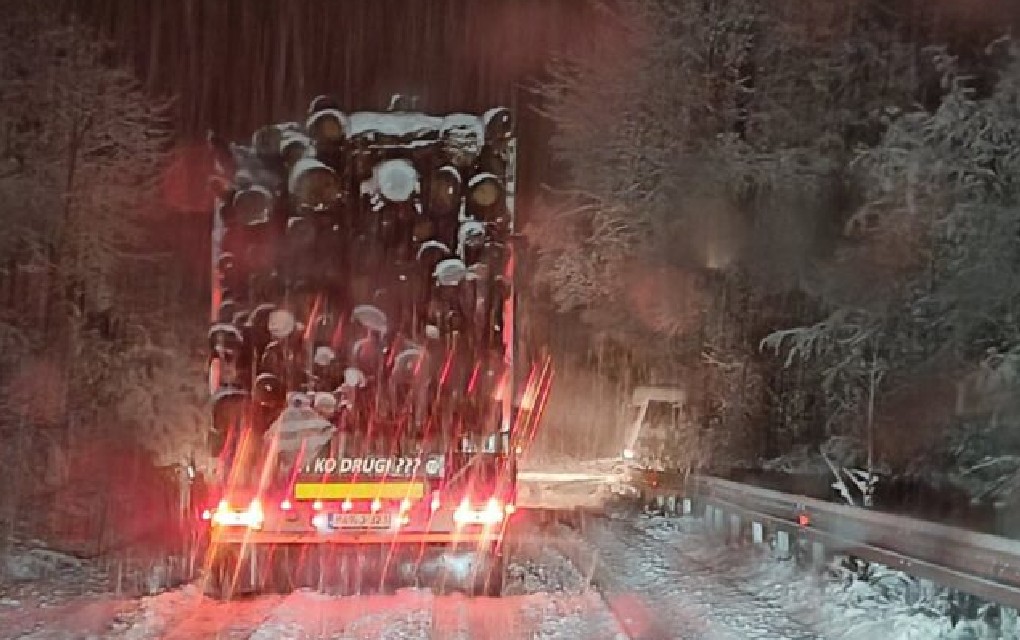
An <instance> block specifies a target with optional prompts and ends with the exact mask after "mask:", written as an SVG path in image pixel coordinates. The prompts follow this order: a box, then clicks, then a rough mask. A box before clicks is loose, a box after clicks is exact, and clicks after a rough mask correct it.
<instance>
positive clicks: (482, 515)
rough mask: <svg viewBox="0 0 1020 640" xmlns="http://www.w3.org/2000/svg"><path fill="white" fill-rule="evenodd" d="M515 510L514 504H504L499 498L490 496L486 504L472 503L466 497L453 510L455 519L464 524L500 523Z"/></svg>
mask: <svg viewBox="0 0 1020 640" xmlns="http://www.w3.org/2000/svg"><path fill="white" fill-rule="evenodd" d="M513 512H514V506H513V505H512V504H509V503H507V504H504V503H503V502H502V501H500V500H499V499H497V498H489V499H488V500H486V501H485V503H484V504H472V503H471V501H470V500H468V499H467V498H464V499H463V500H461V501H460V505H458V506H457V510H456V511H454V512H453V521H454V522H456V523H457V524H459V525H464V524H483V525H494V524H499V523H500V522H502V521H503V519H504V518H505V517H507V516H508V515H510V514H511V513H513Z"/></svg>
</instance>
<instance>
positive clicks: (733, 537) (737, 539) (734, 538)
mask: <svg viewBox="0 0 1020 640" xmlns="http://www.w3.org/2000/svg"><path fill="white" fill-rule="evenodd" d="M741 537H742V536H741V535H740V516H739V515H738V514H736V513H731V514H730V529H729V532H728V535H727V536H726V541H727V542H728V543H732V544H740V543H741V542H743V540H741Z"/></svg>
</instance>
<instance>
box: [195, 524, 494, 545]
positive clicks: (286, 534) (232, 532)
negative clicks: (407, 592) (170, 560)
mask: <svg viewBox="0 0 1020 640" xmlns="http://www.w3.org/2000/svg"><path fill="white" fill-rule="evenodd" d="M502 538H503V527H497V528H493V529H483V530H478V531H470V530H469V531H452V532H447V531H441V532H437V531H423V532H419V531H408V532H397V533H394V532H389V531H386V532H374V531H367V532H362V531H350V532H331V533H319V532H305V531H250V530H243V529H240V528H238V529H221V530H215V531H213V532H212V535H211V538H210V542H212V543H213V544H214V545H222V544H229V545H267V544H268V545H273V544H307V545H359V544H363V545H404V544H443V545H454V546H461V545H463V546H465V547H466V546H469V545H485V544H495V543H497V542H499V541H500V540H501V539H502Z"/></svg>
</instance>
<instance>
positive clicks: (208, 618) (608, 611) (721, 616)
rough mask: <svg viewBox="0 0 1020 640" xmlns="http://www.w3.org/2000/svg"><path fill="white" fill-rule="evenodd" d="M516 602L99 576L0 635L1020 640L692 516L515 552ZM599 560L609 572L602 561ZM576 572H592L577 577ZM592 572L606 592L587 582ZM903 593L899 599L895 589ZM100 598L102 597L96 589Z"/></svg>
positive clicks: (891, 575) (546, 541) (12, 603)
mask: <svg viewBox="0 0 1020 640" xmlns="http://www.w3.org/2000/svg"><path fill="white" fill-rule="evenodd" d="M514 544H515V545H516V546H515V547H514V549H515V550H514V551H512V560H511V563H510V565H509V569H508V578H507V591H508V595H507V596H506V597H504V598H499V599H492V598H466V597H463V596H460V595H446V596H436V595H433V594H432V593H431V592H429V591H424V590H403V591H399V592H397V593H395V594H390V595H371V596H356V597H344V598H341V597H335V596H329V595H324V594H320V593H315V592H312V591H297V592H294V593H291V594H288V595H263V596H259V597H255V598H247V599H240V600H237V601H234V602H230V603H222V602H218V601H215V600H211V599H209V598H206V597H204V596H203V595H202V594H201V593H200V591H199V589H198V588H197V587H195V586H187V587H185V588H181V589H175V590H172V591H169V592H166V593H162V594H160V595H156V596H151V597H146V598H140V599H129V598H115V597H112V596H110V595H102V594H100V593H98V592H97V588H98V587H97V586H96V585H98V579H97V580H96V582H95V584H93V583H92V582H84V581H80V580H79V581H78V582H76V581H75V579H73V578H71V575H72V574H69V573H68V574H60V575H58V576H57V577H58V578H59V580H58V581H57V582H53V583H49V584H40V583H37V582H36V583H23V584H22V586H21V587H20V588H10V587H3V586H2V585H0V638H3V639H7V638H21V639H24V640H29V639H30V640H78V639H82V640H84V639H86V638H92V639H98V638H110V639H117V640H144V639H149V638H154V639H156V638H158V639H163V640H170V639H181V640H185V639H188V640H190V639H195V640H201V639H204V638H210V639H218V640H227V639H249V640H272V639H276V638H279V639H294V640H297V639H317V640H327V639H351V640H354V639H366V640H367V639H375V638H389V639H392V640H404V639H412V638H414V639H419V638H420V639H436V640H438V639H445V638H453V639H465V640H469V639H474V640H480V639H488V638H492V639H497V640H516V639H522V640H523V639H528V640H533V639H546V640H603V639H604V640H618V639H624V638H631V639H632V640H665V639H673V638H676V639H690V640H738V639H739V640H744V639H748V640H754V639H759V638H761V639H770V640H806V639H815V638H824V639H826V640H879V639H881V640H936V639H950V638H953V639H962V638H968V639H971V640H973V639H975V638H982V639H983V638H999V639H1001V638H1016V637H1017V635H1015V634H1014V635H1011V634H1001V633H991V632H990V631H989V630H988V629H981V628H977V627H974V626H973V625H971V628H969V629H964V628H962V627H959V626H958V628H956V629H954V628H953V625H952V624H950V623H949V620H948V618H947V617H946V616H945V615H944V611H945V601H944V599H942V596H941V595H939V594H937V593H934V592H932V593H928V594H925V593H917V594H915V595H914V597H913V598H912V599H911V600H910V602H909V603H906V602H904V601H903V599H902V598H901V597H900V595H901V594H902V589H899V588H898V587H896V585H901V586H902V585H904V584H907V583H908V582H909V579H906V582H905V581H904V580H905V576H903V575H902V574H898V573H897V572H893V571H890V570H880V571H879V570H877V569H876V571H877V572H876V573H875V577H876V578H877V580H873V581H872V582H871V583H868V582H861V581H854V580H852V579H851V580H849V581H848V580H847V575H846V574H845V573H844V574H839V572H838V571H835V572H830V574H829V575H828V576H819V575H812V574H810V573H805V572H802V571H799V570H798V569H797V567H796V565H795V564H794V563H792V562H780V561H777V560H775V559H773V558H771V557H770V555H769V551H768V550H767V549H761V548H750V547H727V546H726V545H725V544H724V543H722V542H720V541H719V540H718V539H717V538H713V537H711V536H710V535H707V534H706V533H705V532H704V531H703V530H702V527H701V523H700V522H699V521H697V520H693V519H674V520H669V519H664V518H633V517H631V518H627V519H602V518H597V519H591V520H589V521H587V523H586V526H585V529H584V533H583V535H582V534H580V533H577V532H575V531H571V530H565V529H563V528H562V527H559V528H556V529H555V530H554V531H549V532H548V535H541V536H540V535H535V532H532V533H530V534H529V535H528V536H526V537H524V536H522V537H521V538H519V539H518V540H516V541H515V543H514ZM565 556H569V557H570V558H572V560H573V563H572V562H571V561H569V560H567V558H566V557H565ZM593 559H595V563H594V568H593V564H592V560H593ZM575 567H580V569H577V568H575ZM589 572H591V573H592V575H593V576H594V579H595V581H596V582H597V584H598V585H599V587H600V590H601V596H604V598H603V597H600V594H599V593H596V592H595V591H593V590H592V589H591V588H589V587H588V586H587V583H588V580H587V579H586V577H585V576H584V575H582V574H588V573H589ZM890 586H892V587H893V588H890ZM90 592H91V593H90Z"/></svg>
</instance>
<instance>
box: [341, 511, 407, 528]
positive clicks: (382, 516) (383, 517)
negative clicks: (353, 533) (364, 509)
mask: <svg viewBox="0 0 1020 640" xmlns="http://www.w3.org/2000/svg"><path fill="white" fill-rule="evenodd" d="M392 524H393V516H392V515H391V514H389V513H334V514H331V515H330V518H329V526H331V527H333V528H334V529H389V528H390V527H391V526H392Z"/></svg>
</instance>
